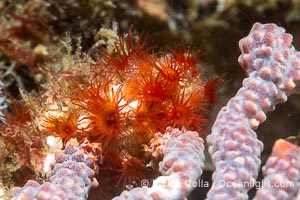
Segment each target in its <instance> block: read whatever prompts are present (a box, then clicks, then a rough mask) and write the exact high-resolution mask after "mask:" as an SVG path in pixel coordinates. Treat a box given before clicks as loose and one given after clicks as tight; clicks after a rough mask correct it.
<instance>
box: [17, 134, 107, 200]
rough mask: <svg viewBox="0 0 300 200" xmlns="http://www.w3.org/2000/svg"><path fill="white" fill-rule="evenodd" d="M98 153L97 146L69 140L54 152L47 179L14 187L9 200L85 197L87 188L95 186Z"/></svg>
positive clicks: (50, 199)
mask: <svg viewBox="0 0 300 200" xmlns="http://www.w3.org/2000/svg"><path fill="white" fill-rule="evenodd" d="M100 155H101V149H100V147H99V146H98V145H96V144H90V143H88V142H83V143H81V144H79V143H78V142H77V141H76V140H75V139H72V140H70V141H69V142H68V143H67V144H66V147H65V149H64V150H62V151H58V152H56V154H55V161H56V163H55V164H54V165H53V169H52V171H51V172H50V173H49V174H48V175H49V181H50V182H45V183H43V184H42V185H40V184H39V183H38V182H36V181H31V180H30V181H28V182H27V183H26V184H25V186H24V187H23V188H18V187H16V188H14V189H13V191H12V200H26V199H28V200H29V199H39V200H46V199H48V200H59V199H68V200H79V199H86V198H87V196H88V192H89V190H90V188H91V187H97V186H98V182H97V180H96V179H95V178H94V176H95V174H96V171H97V167H96V166H97V162H99V158H100Z"/></svg>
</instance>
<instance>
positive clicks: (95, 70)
mask: <svg viewBox="0 0 300 200" xmlns="http://www.w3.org/2000/svg"><path fill="white" fill-rule="evenodd" d="M66 60H67V61H65V62H64V63H63V65H64V66H63V69H62V70H56V69H54V68H51V67H47V74H48V75H47V76H48V79H47V80H48V81H47V83H46V84H44V85H43V88H44V92H42V93H41V94H40V95H38V98H33V97H31V96H29V95H28V96H27V95H24V94H23V96H24V98H25V99H27V101H26V106H28V107H30V112H28V115H30V119H31V121H30V123H33V124H34V125H31V126H34V127H35V128H36V130H35V132H34V135H36V131H38V134H40V135H51V136H56V137H59V138H61V140H62V142H63V144H64V145H65V144H66V142H68V141H69V140H70V139H71V138H76V139H77V140H78V141H84V139H86V138H87V139H88V140H89V142H94V143H99V144H101V148H102V156H103V158H102V159H101V162H99V163H98V164H97V165H98V168H99V172H98V175H97V177H96V178H97V179H98V181H99V183H100V185H101V187H98V188H99V189H96V190H98V191H97V192H98V193H99V190H100V192H101V193H102V194H104V195H105V196H106V198H108V199H109V198H112V197H113V196H116V195H119V194H120V193H121V191H122V190H124V189H125V188H127V189H130V188H132V187H136V186H141V185H140V181H141V179H144V178H146V179H148V180H153V179H154V178H155V177H157V176H158V166H157V164H158V162H157V161H155V159H154V158H153V157H152V155H149V153H146V151H145V148H147V145H148V143H149V141H150V140H151V139H152V138H153V136H154V134H155V133H156V132H164V131H165V130H166V128H167V127H174V128H179V129H182V130H190V131H197V132H198V133H202V132H203V130H204V128H205V124H206V123H207V121H208V120H207V117H208V114H209V111H210V109H211V108H212V106H211V105H212V104H216V103H218V100H217V97H218V95H217V92H218V91H217V90H218V89H219V86H220V83H221V78H220V77H218V78H215V79H212V80H210V81H207V79H205V78H204V77H203V74H202V69H203V66H204V64H203V63H201V62H199V60H198V54H197V53H196V52H193V51H192V50H190V49H185V48H173V49H171V50H170V49H169V50H168V51H166V52H165V51H162V50H160V51H154V48H149V47H147V44H146V43H145V41H144V40H142V39H141V38H140V37H139V36H135V35H134V34H133V32H132V31H130V32H129V33H128V34H126V35H124V36H119V38H118V39H117V41H116V45H115V48H114V50H113V52H108V51H106V50H105V49H104V48H98V49H96V50H94V52H93V56H87V55H85V54H80V55H75V56H71V55H69V56H68V57H67V58H66ZM38 102H43V103H38ZM27 104H28V105H27ZM20 112H23V111H22V110H20ZM17 120H18V118H17V119H15V120H14V123H12V122H11V120H9V121H7V123H3V124H2V125H1V134H2V135H5V134H8V133H6V132H7V131H6V130H8V128H14V129H16V128H17V129H18V130H19V129H22V128H23V127H24V129H28V125H26V123H28V122H26V121H25V120H24V119H21V120H22V121H20V122H17ZM25 125H26V126H25ZM12 126H14V127H12ZM19 131H21V130H19ZM24 131H26V130H24ZM16 134H17V133H16ZM24 136H26V134H22V135H21V136H17V137H24ZM31 137H32V136H31ZM7 140H10V142H12V141H11V140H12V139H9V138H7ZM26 145H27V144H26ZM28 151H29V150H27V151H26V152H24V154H23V155H22V156H28V157H29V155H30V153H28ZM25 154H26V155H25ZM27 154H28V155H27ZM105 186H106V187H105ZM91 196H93V194H91Z"/></svg>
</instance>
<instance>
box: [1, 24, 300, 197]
mask: <svg viewBox="0 0 300 200" xmlns="http://www.w3.org/2000/svg"><path fill="white" fill-rule="evenodd" d="M130 34H131V33H130ZM130 34H129V36H130V37H126V36H125V37H124V38H121V39H119V43H118V44H117V45H116V49H115V51H114V53H112V54H109V53H104V56H103V54H101V53H100V54H99V57H97V58H96V59H95V60H93V59H91V58H88V57H85V59H79V58H78V57H73V58H72V57H71V60H72V61H73V62H72V65H71V70H68V71H63V72H61V71H60V72H55V71H53V73H52V74H51V75H50V76H51V77H52V79H51V78H50V79H49V82H48V85H47V87H46V88H48V89H50V91H55V87H54V86H57V85H60V86H61V88H60V89H59V90H58V91H57V95H53V94H51V93H49V92H47V91H46V92H45V93H43V94H42V96H43V98H45V102H47V104H46V105H45V106H43V109H42V112H39V113H35V115H34V116H35V117H36V120H35V123H37V124H38V126H37V127H44V129H41V132H42V133H43V132H47V131H48V134H50V135H51V132H52V134H53V135H58V136H61V137H62V138H63V139H64V140H65V141H68V142H67V144H66V147H65V150H64V153H62V154H60V152H58V153H57V154H56V162H57V163H58V164H56V165H55V166H54V168H53V171H52V172H50V173H52V174H51V177H50V178H49V180H50V182H51V184H50V183H44V184H43V185H42V186H40V185H39V184H38V183H36V182H33V181H29V182H28V183H27V184H26V185H25V187H24V188H23V189H21V188H17V189H15V190H14V192H13V196H14V198H16V199H18V198H19V197H27V196H28V194H27V192H28V191H44V189H43V188H44V187H45V188H46V189H45V190H47V193H45V192H38V193H36V192H34V193H32V195H35V196H39V195H42V196H43V198H46V199H51V198H50V197H49V191H50V194H52V193H53V194H56V193H55V191H54V190H55V189H57V191H59V194H60V195H62V196H61V197H59V198H60V199H64V198H66V196H64V195H67V196H69V195H70V198H76V197H75V196H74V195H77V196H80V197H81V198H82V199H85V198H86V197H87V191H88V189H89V188H90V186H91V185H92V184H91V179H90V177H92V176H94V175H95V174H94V172H95V171H91V169H90V168H89V169H88V168H86V167H85V165H84V164H83V165H81V163H82V162H83V163H85V159H84V158H85V157H84V155H83V154H82V151H81V150H80V147H81V144H85V142H83V141H84V139H88V140H90V141H91V142H94V143H97V144H100V145H101V146H102V151H101V155H102V156H103V159H102V161H103V163H95V162H93V164H97V166H96V168H97V167H99V174H98V175H97V179H98V180H101V181H102V182H101V183H102V186H105V185H107V186H108V187H110V188H109V189H110V190H109V189H108V190H105V189H104V187H99V188H98V189H99V190H100V192H103V193H105V192H106V193H107V191H110V192H111V194H108V196H107V197H106V198H112V197H113V196H117V195H120V196H117V197H115V198H114V199H147V200H148V199H155V200H159V199H185V198H187V196H188V195H189V193H190V192H191V191H192V190H193V189H194V183H195V182H197V180H198V179H199V178H200V175H201V173H202V169H203V167H204V153H203V152H204V144H203V143H204V142H203V140H202V139H201V138H200V137H199V133H201V132H202V131H203V127H204V124H205V123H206V120H207V119H206V116H207V113H208V112H209V109H210V108H211V104H215V103H218V100H217V96H218V94H217V90H218V88H219V84H220V81H221V80H222V78H215V79H212V80H211V81H205V80H204V79H203V78H202V77H201V76H202V71H201V68H198V67H197V64H200V63H199V62H198V60H197V59H196V57H195V54H193V52H191V51H182V50H179V51H177V50H171V51H169V52H167V53H161V52H160V53H158V54H156V53H153V52H151V51H147V50H145V49H144V48H146V46H145V44H144V43H143V42H142V43H140V42H141V40H140V39H139V38H135V37H132V35H130ZM291 42H292V36H291V35H290V34H287V33H285V32H284V29H283V28H280V27H277V26H276V25H275V24H266V25H262V24H259V23H256V24H254V26H253V29H252V31H251V32H250V34H249V36H247V37H246V38H244V39H242V40H241V41H240V43H239V46H240V49H241V51H242V55H241V56H240V58H239V63H240V65H241V66H242V68H243V69H244V70H245V72H246V74H247V76H248V77H247V78H246V79H245V80H244V82H243V86H242V88H241V89H240V90H239V91H238V93H237V94H236V96H235V97H233V98H232V99H231V100H230V101H229V102H228V103H227V105H226V106H225V107H223V108H222V109H221V111H220V112H219V114H218V116H217V119H216V121H215V123H214V125H213V128H212V133H211V134H210V135H209V136H208V137H207V142H208V145H209V153H210V155H211V157H212V161H213V164H214V166H215V172H214V174H213V180H214V183H213V185H212V186H211V189H210V191H209V192H208V194H207V199H214V200H215V199H216V200H217V199H247V198H248V196H247V192H248V190H249V189H251V188H252V187H253V184H251V183H254V182H255V179H256V178H257V176H258V170H259V168H260V164H261V161H260V153H261V151H262V149H263V144H262V142H261V141H259V140H258V139H257V136H256V133H255V132H254V129H256V128H257V127H258V125H259V124H260V123H262V122H263V121H265V120H266V114H265V112H268V111H271V110H274V109H275V105H276V104H278V103H282V102H285V101H286V100H287V96H288V95H290V94H292V93H299V81H300V71H299V69H300V67H299V66H300V62H299V52H296V51H295V49H294V47H293V46H292V44H291ZM77 56H78V55H77ZM200 66H201V64H200ZM53 77H56V78H55V79H53ZM53 80H54V81H53ZM70 91H72V92H70ZM33 110H36V109H33ZM64 112H67V113H68V112H70V113H73V112H76V115H75V118H76V119H77V120H76V122H74V119H73V118H72V119H70V116H73V115H66V118H63V119H61V117H62V116H61V113H64ZM33 113H34V112H33ZM47 113H48V114H49V113H51V117H50V118H49V117H48V121H47V120H45V119H47ZM6 120H7V121H8V122H9V121H10V120H9V117H8V116H7V117H6ZM49 122H50V123H49ZM69 122H70V124H72V125H74V126H65V125H69ZM71 122H72V123H71ZM47 123H48V124H47ZM49 124H50V125H49ZM8 125H9V123H7V124H5V125H4V127H5V126H6V127H7V126H8ZM167 126H170V127H167ZM74 127H76V129H75V128H74ZM180 129H181V130H180ZM164 130H165V132H164V133H163V132H162V131H164ZM196 131H198V132H199V133H198V132H196ZM60 133H61V134H60ZM70 138H76V139H77V140H79V142H73V141H74V140H73V139H70ZM73 143H74V144H73ZM75 143H76V145H79V146H80V147H75V146H76V145H75ZM70 145H71V147H70ZM73 145H74V146H73ZM75 149H76V150H75ZM78 149H79V150H78ZM83 149H84V150H83V151H87V152H90V151H91V149H92V148H91V147H89V146H88V145H87V147H85V145H84V148H83ZM77 150H78V151H81V153H78V152H77ZM299 151H300V150H299V147H297V146H295V145H293V144H291V143H289V142H288V141H284V140H278V141H277V142H276V144H275V146H274V149H273V153H272V155H271V157H270V158H269V160H268V161H267V163H266V165H265V167H263V172H264V173H265V176H266V177H265V180H266V181H268V182H270V183H271V185H272V186H276V184H284V183H285V184H287V183H291V184H294V186H295V187H293V188H287V187H281V188H280V189H275V190H274V188H273V189H270V188H267V187H262V188H261V189H260V190H258V192H257V196H256V198H257V199H264V198H266V193H270V195H273V196H276V197H279V198H281V199H289V198H290V197H291V198H295V197H296V196H297V195H298V194H297V192H298V191H299V180H300V178H299V174H300V168H299V164H298V163H297V162H298V161H299ZM74 152H77V153H74ZM73 153H74V154H76V155H74V156H73ZM96 153H97V154H98V155H99V156H100V152H96ZM66 154H71V156H66ZM78 154H79V155H78ZM73 158H74V159H73ZM85 164H86V163H85ZM77 165H80V166H82V167H79V168H78V167H77ZM83 169H87V170H83ZM157 170H158V171H159V172H160V173H161V174H162V176H158V175H156V176H152V175H153V174H151V172H154V171H157ZM78 172H80V173H82V177H81V178H83V179H84V180H85V181H87V182H88V184H87V183H85V184H84V185H85V186H86V187H85V188H84V189H83V187H79V188H78V187H77V186H76V188H78V191H79V192H78V191H77V190H76V191H75V192H74V194H71V193H70V190H69V187H71V188H72V187H73V186H74V187H75V185H76V184H73V183H74V180H73V179H71V178H70V177H73V175H76V176H75V177H76V178H75V179H76V180H79V178H78V177H79V174H80V173H78ZM65 174H67V178H66V179H65V178H64V176H63V177H59V176H60V175H65ZM157 176H158V177H157ZM87 177H89V178H87ZM141 179H143V180H141ZM148 179H150V180H153V183H152V182H151V181H150V182H148ZM145 181H146V182H145ZM75 182H76V181H75ZM137 182H140V183H137ZM79 183H81V182H80V181H79ZM246 183H248V184H246ZM140 184H141V185H140ZM143 184H147V185H143ZM64 185H65V186H64ZM151 185H152V186H151ZM138 186H144V187H138ZM132 187H136V188H134V189H132ZM28 188H29V189H28ZM111 188H114V189H113V190H118V192H116V193H114V192H113V190H112V189H111ZM124 188H126V189H128V190H125V191H123V192H122V193H121V194H120V193H119V192H120V191H121V190H123V189H124ZM40 189H41V190H40ZM76 192H78V193H76ZM98 192H99V191H98ZM22 195H23V196H22ZM57 195H58V194H57ZM58 196H59V195H58ZM32 198H33V197H32ZM41 198H42V197H41Z"/></svg>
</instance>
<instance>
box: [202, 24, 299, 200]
mask: <svg viewBox="0 0 300 200" xmlns="http://www.w3.org/2000/svg"><path fill="white" fill-rule="evenodd" d="M291 43H292V36H291V35H290V34H287V33H285V30H284V29H283V28H281V27H278V26H276V25H275V24H266V25H262V24H259V23H256V24H254V25H253V28H252V30H251V32H250V34H249V35H248V36H247V37H246V38H244V39H242V40H241V41H240V42H239V47H240V49H241V51H242V55H241V56H240V57H239V59H238V61H239V63H240V65H241V66H242V68H243V69H244V70H245V72H246V74H247V75H248V78H246V79H244V81H243V86H242V88H241V89H240V90H239V91H238V92H237V94H236V95H235V97H233V98H232V99H230V101H229V102H228V103H227V105H226V106H225V107H223V108H222V109H221V111H220V112H219V114H218V116H217V119H216V121H215V123H214V125H213V128H212V133H211V134H210V135H209V136H208V137H207V142H208V144H209V153H210V155H211V157H212V161H213V164H214V166H215V172H214V174H213V179H214V184H213V186H212V188H211V189H210V191H209V192H208V195H207V198H208V199H213V200H217V199H247V198H248V196H247V192H248V190H249V189H250V188H251V187H250V184H248V185H249V187H240V185H241V183H246V182H253V181H255V179H256V177H257V175H258V170H259V168H260V163H261V162H260V153H261V151H262V149H263V144H262V142H260V141H259V140H258V139H257V137H256V133H255V132H254V131H253V129H255V128H257V127H258V125H259V124H260V123H262V122H264V121H265V120H266V114H265V112H267V111H271V110H274V109H275V105H276V104H278V103H283V102H285V101H287V96H288V95H290V94H292V93H299V81H300V53H299V52H296V51H295V49H294V47H293V46H292V44H291ZM220 183H222V185H221V184H220ZM224 185H225V186H224ZM226 185H230V187H226Z"/></svg>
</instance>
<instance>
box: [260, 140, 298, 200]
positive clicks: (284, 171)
mask: <svg viewBox="0 0 300 200" xmlns="http://www.w3.org/2000/svg"><path fill="white" fill-rule="evenodd" d="M299 163H300V149H299V148H298V147H297V146H295V145H293V144H291V143H289V142H288V141H285V140H282V139H280V140H277V141H276V143H275V145H274V147H273V151H272V155H271V156H270V157H269V158H268V160H267V162H266V164H265V166H264V167H263V169H262V170H263V173H264V175H265V178H264V179H263V182H262V187H261V188H260V189H259V190H258V191H257V192H256V197H255V200H260V199H266V197H268V199H295V198H296V196H297V193H298V190H299V186H300V164H299Z"/></svg>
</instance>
